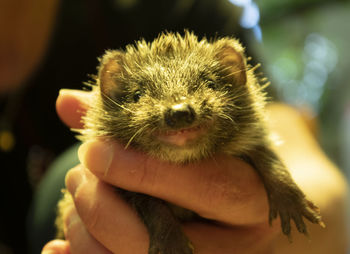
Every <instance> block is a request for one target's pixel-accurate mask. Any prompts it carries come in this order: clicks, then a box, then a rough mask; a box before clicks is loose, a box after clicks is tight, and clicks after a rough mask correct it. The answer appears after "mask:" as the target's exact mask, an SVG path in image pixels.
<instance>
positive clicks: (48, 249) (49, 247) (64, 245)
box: [41, 240, 71, 254]
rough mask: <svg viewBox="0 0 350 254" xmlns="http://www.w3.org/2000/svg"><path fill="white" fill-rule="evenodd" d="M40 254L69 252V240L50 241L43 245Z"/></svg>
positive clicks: (66, 253)
mask: <svg viewBox="0 0 350 254" xmlns="http://www.w3.org/2000/svg"><path fill="white" fill-rule="evenodd" d="M41 254H71V253H70V251H69V242H68V241H65V240H53V241H50V242H48V243H47V244H46V245H45V246H44V248H43V249H42V252H41Z"/></svg>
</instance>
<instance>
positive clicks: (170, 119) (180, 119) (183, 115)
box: [164, 103, 196, 128]
mask: <svg viewBox="0 0 350 254" xmlns="http://www.w3.org/2000/svg"><path fill="white" fill-rule="evenodd" d="M195 117H196V115H195V112H194V110H193V108H192V107H191V106H190V105H188V104H187V103H179V104H176V105H173V106H171V107H170V108H169V109H168V110H167V111H165V114H164V120H165V123H166V124H167V125H168V126H169V127H172V128H179V127H185V126H188V125H190V124H191V123H193V122H194V120H195Z"/></svg>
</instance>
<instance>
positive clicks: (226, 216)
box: [46, 92, 279, 254]
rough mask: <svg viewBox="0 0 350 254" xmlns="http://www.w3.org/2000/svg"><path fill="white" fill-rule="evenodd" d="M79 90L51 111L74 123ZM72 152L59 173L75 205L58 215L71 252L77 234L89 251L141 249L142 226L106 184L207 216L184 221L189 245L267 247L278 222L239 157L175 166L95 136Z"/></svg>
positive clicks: (224, 249) (209, 249)
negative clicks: (70, 165) (75, 157)
mask: <svg viewBox="0 0 350 254" xmlns="http://www.w3.org/2000/svg"><path fill="white" fill-rule="evenodd" d="M84 96H85V98H86V97H88V96H89V94H88V93H82V92H74V93H73V94H72V93H63V94H61V96H60V97H59V98H58V100H57V111H58V113H59V114H60V116H61V118H62V120H63V121H64V122H65V123H67V124H68V125H70V126H72V127H75V128H77V127H78V128H79V127H81V126H80V122H79V119H80V117H81V114H84V111H85V109H86V108H87V105H86V104H84V102H85V101H86V99H83V98H84ZM77 109H79V112H81V113H79V114H77V113H76V112H77ZM79 155H80V156H79V157H80V159H81V161H82V163H83V165H84V166H78V167H77V168H75V169H73V170H71V171H70V172H69V173H68V175H67V178H66V184H67V188H68V190H69V191H70V192H71V193H72V195H73V197H74V201H75V206H76V210H75V208H74V207H72V209H70V212H69V213H68V214H67V216H65V221H66V224H67V225H66V227H65V228H66V230H65V232H66V237H67V241H68V242H69V243H70V248H71V252H72V253H85V252H84V251H82V249H83V248H85V247H84V246H86V245H87V244H85V245H84V244H75V243H77V242H78V243H81V242H82V240H81V239H82V238H84V239H85V240H84V241H86V242H88V243H89V246H90V245H91V246H94V247H95V248H96V251H94V252H92V253H109V252H108V251H107V250H110V251H112V252H113V253H147V248H148V234H147V231H146V229H145V226H144V225H143V224H142V223H141V222H140V220H139V218H138V217H137V216H136V214H135V213H134V212H133V211H132V210H131V208H130V207H129V206H128V205H126V203H125V202H124V201H123V200H122V199H121V198H119V197H118V196H117V194H116V192H115V190H114V188H113V187H111V185H115V186H118V187H120V188H124V189H127V190H130V191H135V192H142V193H145V194H149V195H152V196H156V197H159V198H161V199H164V200H167V201H169V202H172V203H175V204H177V205H179V206H182V207H185V208H187V209H190V210H193V211H195V212H196V213H198V214H199V215H201V216H202V217H204V218H208V219H210V220H212V221H213V222H211V223H199V222H191V223H186V224H184V231H185V233H186V234H187V235H188V236H189V238H190V239H191V241H192V242H193V243H194V246H195V248H196V253H203V254H204V253H208V254H209V253H231V252H238V253H269V252H270V251H271V245H272V242H273V239H274V238H275V237H276V235H277V234H278V232H279V226H278V225H274V226H273V227H269V225H268V223H267V218H268V204H267V198H266V194H265V190H264V187H263V185H262V183H261V182H260V178H259V177H258V175H257V174H256V172H255V170H253V169H252V167H250V166H249V165H248V164H246V163H244V162H243V161H241V160H239V159H236V158H232V157H229V156H225V155H217V156H216V157H215V158H212V159H207V160H205V161H202V162H199V163H196V164H194V165H186V166H176V165H173V164H169V163H166V162H163V161H157V160H156V159H152V158H149V157H147V156H145V155H144V154H141V153H139V152H136V151H133V150H130V149H128V150H127V151H125V150H124V148H123V147H121V146H120V145H119V144H114V143H113V144H112V143H109V144H106V143H104V142H101V141H92V142H87V143H85V144H83V146H82V147H81V148H80V149H79ZM91 155H93V156H91ZM86 168H89V170H90V171H91V172H92V173H93V174H92V173H91V172H90V171H89V170H87V169H86ZM76 212H78V214H79V216H77V214H76ZM72 217H73V218H78V219H74V220H72V219H70V218H72ZM71 221H74V223H73V226H72V223H71ZM78 228H79V229H78ZM82 232H84V233H82ZM91 246H90V248H89V250H90V251H91V250H92V249H93V248H92V247H91ZM46 249H47V248H46ZM97 249H98V251H99V252H97ZM85 250H86V249H85ZM56 253H60V252H56ZM63 253H64V252H63Z"/></svg>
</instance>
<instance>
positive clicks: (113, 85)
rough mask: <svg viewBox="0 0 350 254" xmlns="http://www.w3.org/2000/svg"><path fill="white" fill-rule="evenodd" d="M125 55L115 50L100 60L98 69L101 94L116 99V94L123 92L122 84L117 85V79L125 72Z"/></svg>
mask: <svg viewBox="0 0 350 254" xmlns="http://www.w3.org/2000/svg"><path fill="white" fill-rule="evenodd" d="M123 59H124V53H123V52H121V51H117V50H113V51H107V52H106V53H105V55H104V56H103V57H102V59H101V60H100V62H101V63H100V67H99V69H98V85H99V86H100V89H101V92H102V93H104V94H105V95H108V96H110V97H114V96H113V95H114V94H115V93H118V91H121V89H122V88H121V86H120V84H119V85H118V84H117V77H118V76H120V75H121V74H122V72H123V67H122V65H123V64H122V63H123Z"/></svg>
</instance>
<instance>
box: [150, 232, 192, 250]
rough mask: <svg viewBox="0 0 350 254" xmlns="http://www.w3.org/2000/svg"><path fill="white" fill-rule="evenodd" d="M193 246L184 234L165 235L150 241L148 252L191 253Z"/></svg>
mask: <svg viewBox="0 0 350 254" xmlns="http://www.w3.org/2000/svg"><path fill="white" fill-rule="evenodd" d="M193 253H194V248H193V245H192V243H191V242H190V241H189V240H188V239H187V238H186V236H184V235H183V236H180V237H167V239H161V240H160V239H157V240H152V241H151V242H150V247H149V250H148V254H193Z"/></svg>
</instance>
